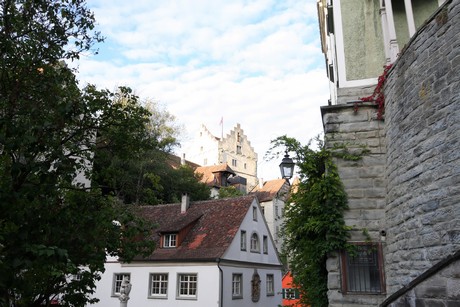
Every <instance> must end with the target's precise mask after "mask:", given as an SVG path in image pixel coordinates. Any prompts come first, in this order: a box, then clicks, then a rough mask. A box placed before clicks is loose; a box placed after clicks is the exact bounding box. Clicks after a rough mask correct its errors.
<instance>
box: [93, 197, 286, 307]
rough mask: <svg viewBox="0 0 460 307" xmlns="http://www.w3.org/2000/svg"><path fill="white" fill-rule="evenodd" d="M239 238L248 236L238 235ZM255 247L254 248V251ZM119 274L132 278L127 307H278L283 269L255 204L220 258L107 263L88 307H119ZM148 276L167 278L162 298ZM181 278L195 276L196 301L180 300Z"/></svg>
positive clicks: (193, 297)
mask: <svg viewBox="0 0 460 307" xmlns="http://www.w3.org/2000/svg"><path fill="white" fill-rule="evenodd" d="M243 232H245V233H246V235H242V233H243ZM253 235H256V236H257V237H258V238H259V241H258V243H259V245H258V246H257V245H255V244H253V242H251V237H252V236H253ZM244 238H245V242H244V243H243V242H242V240H243V239H244ZM243 247H246V248H243ZM253 247H254V248H255V247H257V248H256V249H255V250H254V248H253ZM117 274H129V276H130V282H131V285H132V288H131V292H130V294H129V296H130V299H129V301H128V306H135V307H142V306H161V307H172V306H181V307H182V306H184V307H187V306H196V307H198V306H200V307H212V306H215V307H233V306H255V307H257V306H260V307H278V306H279V305H281V302H282V295H281V293H282V285H281V281H282V272H281V263H280V260H279V258H278V255H277V252H276V249H275V247H274V244H273V241H272V239H271V236H270V233H269V230H268V228H267V224H266V221H265V219H264V216H263V213H262V211H261V207H260V205H259V204H258V202H257V199H256V198H254V200H253V202H252V204H251V206H250V207H249V210H248V211H247V213H246V215H245V217H244V219H243V221H242V223H241V225H240V227H239V228H238V231H237V233H236V235H235V236H234V238H233V240H232V242H231V244H230V245H229V247H228V248H227V250H226V251H225V253H224V254H223V255H222V257H221V258H219V259H215V261H206V262H200V261H197V260H195V261H179V260H177V259H176V260H175V259H171V261H169V260H168V261H155V260H152V261H135V262H132V263H130V264H126V263H120V262H118V261H116V259H113V258H112V259H108V261H107V263H106V271H105V273H104V274H103V276H102V279H101V280H100V281H99V282H98V283H97V290H96V293H95V295H94V296H95V297H97V298H98V299H100V302H99V303H97V304H94V305H91V306H97V307H113V306H119V304H120V301H119V298H118V295H116V294H115V293H114V288H115V285H114V284H115V281H116V276H117ZM152 274H166V276H167V286H166V288H167V291H165V293H164V294H163V295H156V296H155V295H152V292H151V287H152V283H151V279H152ZM181 274H192V275H193V276H196V294H195V295H193V296H190V297H182V296H181V295H180V294H179V291H178V289H179V281H178V278H179V276H180V275H181ZM255 274H256V275H258V277H259V278H260V282H259V283H257V285H256V286H259V289H260V292H259V293H260V296H259V298H258V301H256V302H254V301H253V295H252V294H253V291H254V286H253V280H254V279H255V277H254V276H255ZM163 276H165V275H163ZM235 276H236V277H237V279H235ZM235 281H238V282H239V287H240V289H239V291H238V290H237V289H236V288H235V287H238V286H236V285H235ZM235 292H237V295H235Z"/></svg>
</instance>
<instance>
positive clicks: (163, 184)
mask: <svg viewBox="0 0 460 307" xmlns="http://www.w3.org/2000/svg"><path fill="white" fill-rule="evenodd" d="M119 101H120V103H122V104H123V105H126V103H127V101H126V98H119ZM144 104H145V105H146V106H147V109H148V110H149V112H150V116H149V117H148V122H147V130H146V131H147V136H145V138H144V141H147V144H146V145H147V146H144V147H143V148H144V150H142V152H139V153H138V154H137V155H129V156H120V155H119V152H113V151H112V150H110V148H107V147H102V148H99V149H98V150H97V151H96V157H95V164H94V168H95V170H96V173H97V177H96V178H95V180H96V181H97V182H98V183H99V184H100V186H101V187H103V191H104V193H106V194H112V195H115V196H116V197H117V198H119V199H121V200H122V201H123V202H124V203H125V204H148V205H156V204H162V203H174V202H178V201H179V200H180V199H181V195H182V193H188V194H189V195H190V198H191V199H192V200H206V199H208V198H209V195H210V190H209V188H208V187H207V186H206V185H205V184H204V183H201V182H199V179H200V178H198V177H197V175H196V174H195V173H194V172H193V170H192V169H191V168H190V167H188V166H186V165H184V166H180V165H176V164H177V163H176V162H175V161H174V159H173V156H172V155H171V151H172V150H173V149H174V147H175V146H177V145H178V141H177V136H178V135H179V132H180V127H178V126H177V125H176V124H175V118H174V116H173V115H171V114H170V113H169V112H167V111H165V110H162V109H160V108H159V107H158V105H156V104H154V103H152V102H150V101H147V102H145V103H144ZM114 134H115V135H118V134H119V133H118V132H116V131H115V133H114ZM101 137H102V136H101ZM105 139H108V140H110V139H112V136H110V137H108V138H107V137H105Z"/></svg>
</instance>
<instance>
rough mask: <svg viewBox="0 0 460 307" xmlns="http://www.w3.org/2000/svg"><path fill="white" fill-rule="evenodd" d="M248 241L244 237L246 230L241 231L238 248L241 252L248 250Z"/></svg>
mask: <svg viewBox="0 0 460 307" xmlns="http://www.w3.org/2000/svg"><path fill="white" fill-rule="evenodd" d="M247 242H248V239H247V236H246V230H241V232H240V247H241V250H242V251H247V249H248V243H247Z"/></svg>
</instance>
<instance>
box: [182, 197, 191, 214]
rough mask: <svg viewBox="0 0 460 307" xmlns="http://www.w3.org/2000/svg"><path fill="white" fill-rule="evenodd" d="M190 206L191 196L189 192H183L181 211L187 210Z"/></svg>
mask: <svg viewBox="0 0 460 307" xmlns="http://www.w3.org/2000/svg"><path fill="white" fill-rule="evenodd" d="M188 207H190V197H189V196H188V194H187V193H182V202H181V205H180V213H185V212H187V209H188Z"/></svg>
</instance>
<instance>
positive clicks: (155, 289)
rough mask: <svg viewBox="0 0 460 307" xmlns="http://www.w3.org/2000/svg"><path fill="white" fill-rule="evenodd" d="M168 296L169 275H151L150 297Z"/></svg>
mask: <svg viewBox="0 0 460 307" xmlns="http://www.w3.org/2000/svg"><path fill="white" fill-rule="evenodd" d="M167 294H168V274H164V273H161V274H159V273H152V274H150V296H162V297H164V296H166V295H167Z"/></svg>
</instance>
